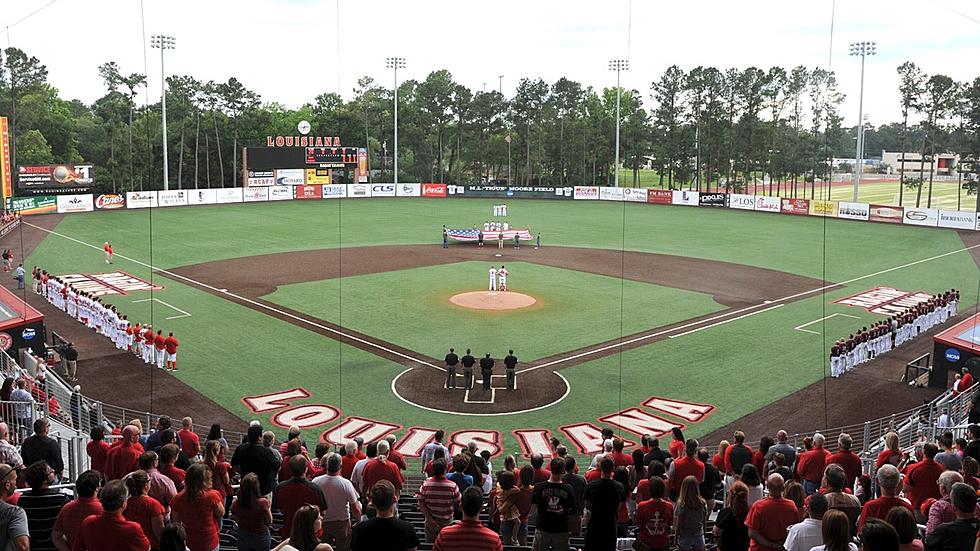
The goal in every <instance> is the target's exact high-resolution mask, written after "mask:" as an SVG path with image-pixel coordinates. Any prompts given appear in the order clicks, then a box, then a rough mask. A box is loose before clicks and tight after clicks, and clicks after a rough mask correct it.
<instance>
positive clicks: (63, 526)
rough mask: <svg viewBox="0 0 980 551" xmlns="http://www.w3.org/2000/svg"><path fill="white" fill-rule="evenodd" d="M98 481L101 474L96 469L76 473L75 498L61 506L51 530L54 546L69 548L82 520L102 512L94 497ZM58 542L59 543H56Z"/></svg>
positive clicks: (75, 537)
mask: <svg viewBox="0 0 980 551" xmlns="http://www.w3.org/2000/svg"><path fill="white" fill-rule="evenodd" d="M100 482H101V475H100V474H99V473H98V472H96V471H85V472H84V473H82V474H80V475H78V479H77V480H75V496H76V499H75V500H74V501H71V502H68V503H67V504H66V505H65V506H64V507H62V508H61V511H60V512H58V518H57V520H55V522H54V529H53V530H52V531H51V540H52V542H54V543H55V547H58V548H59V549H70V548H71V545H72V543H73V542H74V541H75V540H76V539H77V537H78V531H79V529H81V527H82V521H84V520H85V519H86V518H88V517H89V516H91V515H98V514H101V513H102V504H101V503H99V500H98V498H96V497H95V492H96V491H98V489H99V484H100ZM58 542H60V543H61V545H58Z"/></svg>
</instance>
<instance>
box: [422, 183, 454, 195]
mask: <svg viewBox="0 0 980 551" xmlns="http://www.w3.org/2000/svg"><path fill="white" fill-rule="evenodd" d="M447 191H448V186H446V184H422V197H445V196H446V194H447Z"/></svg>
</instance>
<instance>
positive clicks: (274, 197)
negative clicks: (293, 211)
mask: <svg viewBox="0 0 980 551" xmlns="http://www.w3.org/2000/svg"><path fill="white" fill-rule="evenodd" d="M292 198H293V188H292V187H290V186H270V187H269V200H270V201H289V200H290V199H292Z"/></svg>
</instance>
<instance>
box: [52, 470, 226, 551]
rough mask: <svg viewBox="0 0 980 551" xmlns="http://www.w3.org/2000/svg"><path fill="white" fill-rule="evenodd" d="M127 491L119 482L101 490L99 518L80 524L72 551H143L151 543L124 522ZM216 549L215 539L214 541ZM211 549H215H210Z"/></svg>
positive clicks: (124, 485) (129, 524)
mask: <svg viewBox="0 0 980 551" xmlns="http://www.w3.org/2000/svg"><path fill="white" fill-rule="evenodd" d="M128 498H129V491H128V490H127V489H126V484H124V483H123V481H122V480H113V481H111V482H109V483H108V484H106V485H105V488H102V492H101V493H99V501H100V502H101V503H102V514H100V515H98V516H90V517H88V518H86V519H85V520H84V521H82V527H81V528H80V529H79V531H78V537H77V538H76V539H75V541H74V542H73V543H72V547H71V548H72V551H146V550H147V549H149V548H150V540H149V539H147V537H146V534H144V533H143V529H142V528H141V527H140V525H139V524H138V523H135V522H131V521H128V520H126V519H125V518H123V516H122V513H123V511H124V510H125V509H126V500H127V499H128ZM215 546H217V537H215ZM211 549H214V546H212V547H211Z"/></svg>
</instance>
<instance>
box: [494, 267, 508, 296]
mask: <svg viewBox="0 0 980 551" xmlns="http://www.w3.org/2000/svg"><path fill="white" fill-rule="evenodd" d="M509 273H510V272H508V271H507V268H504V266H503V265H501V266H500V269H499V270H497V279H498V280H499V282H500V285H499V287H500V290H501V291H506V290H507V275H508V274H509Z"/></svg>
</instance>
